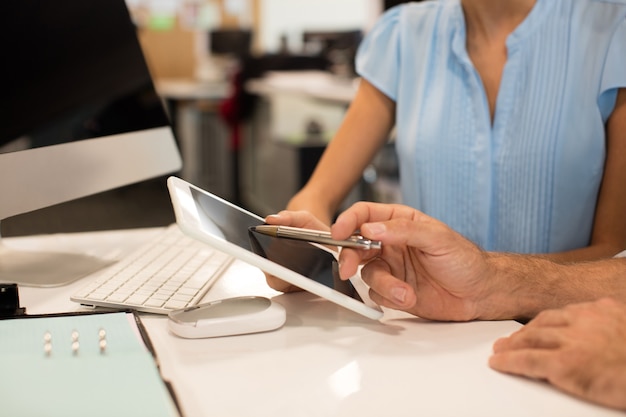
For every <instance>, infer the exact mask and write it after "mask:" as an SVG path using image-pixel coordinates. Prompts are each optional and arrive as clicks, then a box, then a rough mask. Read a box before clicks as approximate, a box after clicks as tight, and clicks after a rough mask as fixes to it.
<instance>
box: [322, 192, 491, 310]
mask: <svg viewBox="0 0 626 417" xmlns="http://www.w3.org/2000/svg"><path fill="white" fill-rule="evenodd" d="M356 230H359V231H360V233H361V234H362V235H363V236H364V237H366V238H369V239H374V240H380V241H382V243H383V248H382V250H381V251H380V252H378V251H371V250H370V251H363V250H353V249H348V248H343V249H342V250H341V252H340V257H339V264H340V274H341V277H342V278H343V279H347V278H349V277H350V276H352V275H354V274H355V273H356V271H357V267H358V265H359V264H362V263H365V264H366V265H365V266H364V267H363V269H362V271H361V276H362V278H363V280H364V281H365V282H366V283H367V284H368V285H369V286H370V297H371V298H372V300H373V301H374V302H376V303H378V304H380V305H382V306H386V307H390V308H394V309H398V310H404V311H407V312H409V313H412V314H415V315H417V316H420V317H423V318H427V319H434V320H454V321H463V320H472V319H476V318H481V312H480V311H479V307H481V301H482V299H483V298H485V297H487V291H488V290H489V288H488V283H489V282H490V279H489V277H491V276H492V275H493V272H494V271H492V270H491V269H490V265H489V263H488V262H487V261H486V259H487V257H488V256H487V255H486V254H485V253H484V252H482V251H481V250H480V249H479V248H478V247H476V246H475V245H474V244H473V243H471V242H470V241H468V240H467V239H465V238H463V237H462V236H461V235H459V234H458V233H456V232H454V231H453V230H452V229H450V228H449V227H448V226H446V225H445V224H444V223H442V222H440V221H437V220H435V219H433V218H431V217H429V216H426V215H425V214H424V213H421V212H419V211H417V210H415V209H413V208H410V207H407V206H403V205H391V204H378V203H356V204H355V205H353V206H352V207H350V208H349V209H348V210H346V211H345V212H343V213H342V214H341V215H340V216H339V217H338V219H337V221H336V222H335V224H334V225H333V226H332V228H331V231H332V235H333V238H336V239H344V238H346V237H348V236H349V235H350V234H352V233H353V232H354V231H356ZM483 318H485V317H483Z"/></svg>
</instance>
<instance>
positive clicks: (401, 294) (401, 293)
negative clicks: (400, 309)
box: [391, 287, 406, 304]
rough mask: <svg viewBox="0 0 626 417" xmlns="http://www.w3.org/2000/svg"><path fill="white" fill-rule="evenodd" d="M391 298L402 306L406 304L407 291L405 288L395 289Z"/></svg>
mask: <svg viewBox="0 0 626 417" xmlns="http://www.w3.org/2000/svg"><path fill="white" fill-rule="evenodd" d="M391 297H392V298H393V299H394V300H395V301H397V302H398V303H400V304H404V300H405V299H406V289H405V288H403V287H394V288H392V289H391Z"/></svg>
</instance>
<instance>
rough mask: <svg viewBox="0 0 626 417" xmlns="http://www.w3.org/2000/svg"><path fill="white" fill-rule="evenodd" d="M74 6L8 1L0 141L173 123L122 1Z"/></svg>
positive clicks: (51, 140) (40, 141) (33, 143)
mask: <svg viewBox="0 0 626 417" xmlns="http://www.w3.org/2000/svg"><path fill="white" fill-rule="evenodd" d="M65 1H66V0H63V2H65ZM71 3H72V5H71V7H60V6H59V3H58V2H56V1H44V0H19V1H11V2H6V4H4V5H3V13H2V16H1V17H0V21H3V22H2V29H0V30H2V33H3V34H4V36H3V42H2V43H3V46H2V57H3V59H2V61H3V64H2V66H3V73H4V76H3V82H4V85H3V88H2V94H1V95H0V97H1V98H0V114H2V120H3V122H2V123H0V146H1V145H4V144H7V143H9V142H12V141H13V140H15V139H17V138H20V137H28V139H29V147H41V146H45V145H52V144H56V143H59V142H67V141H73V140H79V139H87V138H94V137H101V136H107V135H113V134H119V133H124V132H129V131H135V130H141V129H148V128H153V127H161V126H167V125H168V120H167V117H166V115H165V112H164V110H163V106H162V104H161V102H160V100H159V98H158V96H157V95H156V93H155V91H154V88H153V85H152V81H151V79H150V75H149V73H148V72H147V71H146V63H145V61H144V58H143V55H142V52H141V48H140V45H139V43H138V41H137V37H136V33H135V31H136V29H135V27H134V26H133V24H132V22H131V21H130V20H129V19H128V11H127V9H126V6H125V4H124V2H119V1H109V0H88V1H72V2H71ZM10 150H14V149H12V148H10Z"/></svg>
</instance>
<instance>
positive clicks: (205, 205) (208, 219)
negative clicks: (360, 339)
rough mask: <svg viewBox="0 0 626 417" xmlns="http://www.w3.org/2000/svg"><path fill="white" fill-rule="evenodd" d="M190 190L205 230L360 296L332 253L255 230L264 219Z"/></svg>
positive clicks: (342, 291)
mask: <svg viewBox="0 0 626 417" xmlns="http://www.w3.org/2000/svg"><path fill="white" fill-rule="evenodd" d="M191 194H192V196H193V199H194V202H195V204H196V206H197V208H198V209H199V210H201V211H202V213H203V214H204V215H203V216H200V219H201V220H200V222H201V224H202V228H203V229H204V230H205V231H207V232H209V233H211V234H212V235H214V236H217V237H220V238H222V239H224V240H226V241H228V242H230V243H233V244H235V245H237V246H239V247H241V248H243V249H245V250H248V251H252V252H254V253H256V254H257V255H259V256H262V257H264V258H266V259H269V260H270V261H272V262H274V263H277V264H279V265H281V266H284V267H285V268H287V269H290V270H292V271H294V272H297V273H299V274H300V275H303V276H305V277H308V278H310V279H312V280H314V281H316V282H318V283H320V284H323V285H325V286H327V287H331V288H333V289H335V290H336V291H339V292H341V293H343V294H346V295H349V296H350V297H353V298H356V299H358V300H361V299H360V297H359V295H358V293H357V292H356V290H355V289H354V287H353V286H352V284H351V283H350V281H342V280H340V279H339V275H338V271H337V262H336V260H335V257H334V256H333V255H332V254H331V253H328V252H326V251H324V250H322V249H320V248H318V247H316V246H314V245H312V244H310V243H307V242H303V241H298V240H291V239H281V238H274V237H271V236H267V235H263V234H260V233H256V232H252V231H250V230H249V229H250V227H252V226H258V225H260V224H263V221H262V220H260V219H259V218H257V217H254V216H252V215H250V214H248V213H246V212H245V211H242V210H240V209H238V208H237V207H235V206H231V205H229V204H225V203H224V202H223V201H220V200H218V199H215V198H213V197H211V196H210V195H208V194H206V193H203V192H201V191H198V190H196V189H194V188H191Z"/></svg>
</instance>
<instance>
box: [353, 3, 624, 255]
mask: <svg viewBox="0 0 626 417" xmlns="http://www.w3.org/2000/svg"><path fill="white" fill-rule="evenodd" d="M465 40H466V38H465V21H464V17H463V10H462V8H461V6H460V2H459V0H436V1H427V2H421V3H413V4H406V5H402V6H399V7H396V8H393V9H390V10H389V11H388V12H387V13H386V14H384V15H383V16H382V17H381V18H380V20H379V21H378V22H377V24H376V25H375V26H374V27H373V28H372V30H371V31H370V32H369V33H368V34H367V36H366V37H365V39H364V40H363V42H362V43H361V45H360V47H359V51H358V55H357V61H356V65H357V72H358V73H359V75H360V76H362V77H363V78H365V79H367V80H368V81H369V82H371V83H372V84H373V85H374V86H376V87H377V88H378V89H380V90H381V91H382V92H383V93H384V94H385V95H387V96H389V97H390V98H392V99H393V100H394V101H395V102H396V106H397V107H396V108H397V114H396V130H397V141H396V149H397V154H398V159H399V164H400V182H401V189H402V195H403V199H404V200H403V203H405V204H407V205H410V206H413V207H415V208H417V209H420V210H422V211H424V212H425V213H427V214H429V215H431V216H433V217H436V218H438V219H440V220H442V221H444V222H446V223H448V224H449V225H450V226H451V227H453V228H454V229H456V230H457V231H459V232H460V233H462V234H463V235H465V236H467V237H468V238H470V239H471V240H473V241H474V242H476V243H478V244H479V245H481V246H482V247H483V248H485V249H488V250H500V251H512V252H521V253H546V252H555V251H562V250H568V249H573V248H578V247H584V246H587V245H588V244H589V240H590V236H591V230H592V226H593V217H594V212H595V204H596V198H597V195H598V190H599V187H600V182H601V179H602V173H603V165H604V159H605V151H606V149H605V131H604V127H605V122H606V120H607V118H608V116H609V115H610V114H611V112H612V111H613V109H614V107H615V100H616V97H617V89H618V88H620V87H626V0H606V1H601V0H538V1H537V3H536V5H535V6H534V8H533V9H532V11H531V13H530V14H529V15H528V16H527V18H526V19H525V20H524V22H522V24H520V25H519V26H518V27H517V28H516V30H515V31H514V32H513V33H512V34H510V35H509V38H508V39H507V48H508V61H507V63H506V66H505V68H504V72H503V75H502V81H501V85H500V90H499V94H498V97H497V103H496V111H495V116H494V120H493V124H492V122H491V118H490V114H489V106H488V103H487V99H486V95H485V91H484V88H483V84H482V82H481V79H480V77H479V75H478V73H477V72H476V70H475V68H474V67H473V65H472V63H471V61H470V59H469V56H468V54H467V51H466V47H465ZM625 169H626V167H625Z"/></svg>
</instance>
